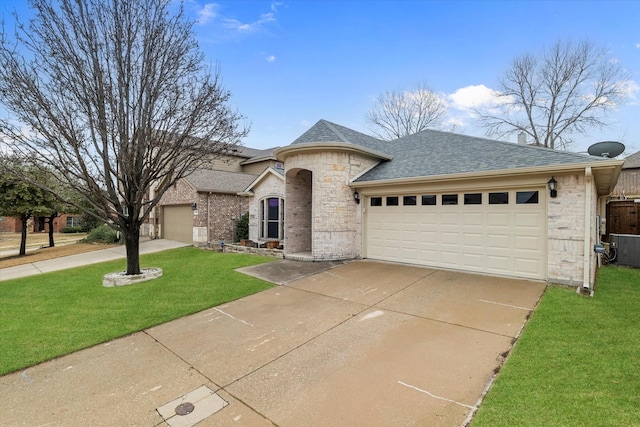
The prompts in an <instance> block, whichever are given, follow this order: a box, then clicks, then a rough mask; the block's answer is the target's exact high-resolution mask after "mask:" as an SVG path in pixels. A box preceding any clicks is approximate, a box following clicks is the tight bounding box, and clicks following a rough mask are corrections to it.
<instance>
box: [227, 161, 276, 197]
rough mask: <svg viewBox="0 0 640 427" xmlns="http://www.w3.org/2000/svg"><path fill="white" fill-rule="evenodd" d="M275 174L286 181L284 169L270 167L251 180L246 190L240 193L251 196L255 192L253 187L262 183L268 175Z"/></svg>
mask: <svg viewBox="0 0 640 427" xmlns="http://www.w3.org/2000/svg"><path fill="white" fill-rule="evenodd" d="M269 175H274V176H276V177H278V178H280V179H281V180H282V181H284V170H282V169H278V168H274V167H268V168H266V169H265V170H264V171H263V172H262V173H261V174H260V175H258V176H257V177H256V178H255V179H254V180H253V181H251V182H250V183H249V184H248V185H247V186H246V187H245V188H244V191H242V192H239V193H238V194H240V195H242V196H250V195H252V194H253V188H254V187H255V186H257V185H258V184H260V183H261V182H262V181H263V180H264V179H265V178H266V177H267V176H269Z"/></svg>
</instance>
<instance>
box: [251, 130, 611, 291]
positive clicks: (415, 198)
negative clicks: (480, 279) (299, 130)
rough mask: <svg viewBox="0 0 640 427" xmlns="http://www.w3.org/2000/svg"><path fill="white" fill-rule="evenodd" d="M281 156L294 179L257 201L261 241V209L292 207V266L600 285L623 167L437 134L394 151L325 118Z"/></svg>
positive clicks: (273, 184)
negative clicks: (331, 263) (423, 270)
mask: <svg viewBox="0 0 640 427" xmlns="http://www.w3.org/2000/svg"><path fill="white" fill-rule="evenodd" d="M275 155H276V157H277V159H278V160H279V161H281V162H283V163H284V176H283V179H281V178H280V177H279V175H280V173H279V172H277V171H269V172H267V173H263V174H262V175H261V177H259V178H258V179H256V180H255V181H254V182H253V183H251V184H250V185H249V186H248V188H247V189H246V191H245V193H246V194H251V193H252V194H253V200H252V202H251V203H252V206H253V207H252V208H250V209H251V211H252V212H253V213H254V214H256V215H257V216H256V218H254V219H253V221H252V222H251V232H250V233H251V235H252V236H254V237H256V236H262V237H268V235H265V230H266V232H267V233H268V232H269V225H264V222H263V218H265V216H264V215H262V216H261V215H260V209H261V208H260V206H265V205H264V204H263V205H260V200H268V199H275V198H276V197H277V198H280V199H282V202H281V203H279V206H278V209H281V210H282V211H283V214H284V215H283V216H282V217H281V218H278V219H277V221H278V223H279V224H280V226H282V227H284V236H283V237H284V253H285V257H286V258H291V259H305V260H313V261H320V260H337V259H354V258H370V259H375V260H382V261H393V262H402V263H409V264H418V265H424V266H429V267H435V268H445V269H455V270H462V271H469V272H473V273H481V274H489V275H497V276H509V277H518V278H526V279H534V280H544V281H549V282H555V283H562V284H569V285H576V286H583V287H590V286H592V285H593V283H594V278H595V269H596V264H597V255H596V254H595V252H594V244H596V243H598V242H599V235H598V232H597V221H596V218H597V215H604V210H605V204H606V196H608V195H609V193H610V192H611V190H612V189H613V186H614V185H615V183H616V180H617V178H618V175H619V173H620V170H621V166H622V161H621V160H614V159H605V158H599V157H593V156H589V155H583V154H577V153H568V152H561V151H554V150H549V149H544V148H539V147H530V146H526V145H518V144H512V143H507V142H500V141H492V140H488V139H484V138H476V137H469V136H464V135H457V134H453V133H448V132H440V131H433V130H427V131H423V132H420V133H417V134H415V135H410V136H407V137H404V138H400V139H398V140H395V141H392V142H384V141H381V140H378V139H376V138H373V137H371V136H369V135H365V134H362V133H360V132H356V131H354V130H351V129H348V128H345V127H343V126H339V125H337V124H334V123H331V122H328V121H325V120H320V121H319V122H318V123H316V124H315V125H314V126H313V127H312V128H311V129H309V130H308V131H307V132H305V133H304V134H303V135H302V136H300V137H299V138H298V139H296V140H295V141H294V142H293V143H292V144H291V145H289V146H286V147H282V148H279V149H277V150H276V151H275ZM550 181H551V182H554V181H555V182H556V183H557V191H556V192H555V194H553V195H551V194H550V193H551V191H550V189H549V182H550ZM278 185H280V186H281V187H280V188H278ZM263 187H264V188H263ZM267 187H268V188H267ZM554 196H557V197H554ZM285 202H286V203H285ZM269 206H270V204H269ZM263 209H267V207H263ZM275 212H276V211H275V203H274V209H273V214H274V216H275ZM266 218H267V220H270V219H271V216H270V215H269V214H267V217H266ZM274 227H275V226H274Z"/></svg>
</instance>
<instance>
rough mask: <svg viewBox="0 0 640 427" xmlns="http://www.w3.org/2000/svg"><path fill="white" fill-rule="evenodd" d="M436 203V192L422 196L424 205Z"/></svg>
mask: <svg viewBox="0 0 640 427" xmlns="http://www.w3.org/2000/svg"><path fill="white" fill-rule="evenodd" d="M435 204H436V195H435V194H425V195H423V196H422V206H435Z"/></svg>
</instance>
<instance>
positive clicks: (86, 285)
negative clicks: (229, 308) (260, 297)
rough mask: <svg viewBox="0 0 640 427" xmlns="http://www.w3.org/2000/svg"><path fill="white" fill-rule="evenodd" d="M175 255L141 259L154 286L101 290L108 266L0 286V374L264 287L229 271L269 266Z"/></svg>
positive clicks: (191, 252) (185, 251) (235, 257)
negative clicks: (156, 271) (155, 272)
mask: <svg viewBox="0 0 640 427" xmlns="http://www.w3.org/2000/svg"><path fill="white" fill-rule="evenodd" d="M272 260H273V258H265V257H258V256H252V255H239V254H221V253H217V252H213V251H204V250H200V249H196V248H180V249H174V250H168V251H163V252H158V253H154V254H148V255H143V256H142V257H141V266H142V268H145V267H160V268H162V269H163V270H164V275H163V276H162V277H160V278H158V279H155V280H151V281H148V282H143V283H139V284H135V285H129V286H124V287H118V288H104V287H103V286H102V276H103V275H104V274H106V273H111V272H115V271H122V270H124V268H125V261H124V260H119V261H112V262H106V263H102V264H95V265H90V266H86V267H82V268H75V269H70V270H64V271H59V272H54V273H48V274H42V275H38V276H32V277H27V278H23V279H15V280H8V281H6V282H1V283H0V325H1V326H0V330H1V331H2V332H1V333H0V375H1V374H6V373H8V372H12V371H16V370H18V369H22V368H25V367H28V366H31V365H34V364H36V363H40V362H43V361H45V360H49V359H52V358H55V357H58V356H61V355H64V354H68V353H71V352H73V351H76V350H79V349H82V348H86V347H89V346H92V345H95V344H99V343H101V342H105V341H108V340H111V339H114V338H117V337H121V336H125V335H128V334H131V333H133V332H137V331H140V330H142V329H145V328H149V327H151V326H154V325H158V324H160V323H164V322H167V321H169V320H173V319H177V318H179V317H182V316H185V315H187V314H191V313H195V312H198V311H202V310H204V309H207V308H210V307H213V306H216V305H220V304H223V303H225V302H227V301H231V300H235V299H238V298H241V297H243V296H246V295H249V294H252V293H255V292H259V291H262V290H265V289H268V288H270V287H271V286H272V285H271V284H269V283H267V282H264V281H262V280H258V279H255V278H253V277H250V276H247V275H244V274H241V273H237V272H235V271H233V270H234V269H236V268H240V267H245V266H249V265H253V264H258V263H263V262H268V261H272Z"/></svg>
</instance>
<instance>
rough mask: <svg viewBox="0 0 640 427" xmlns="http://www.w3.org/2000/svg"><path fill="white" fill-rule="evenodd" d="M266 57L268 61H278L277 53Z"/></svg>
mask: <svg viewBox="0 0 640 427" xmlns="http://www.w3.org/2000/svg"><path fill="white" fill-rule="evenodd" d="M265 59H266V60H267V62H276V56H275V55H269V56H267V57H266V58H265Z"/></svg>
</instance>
